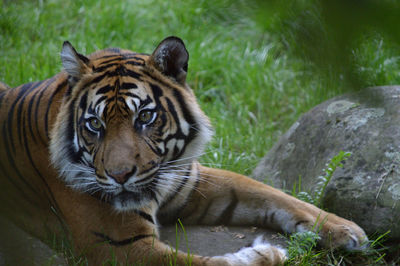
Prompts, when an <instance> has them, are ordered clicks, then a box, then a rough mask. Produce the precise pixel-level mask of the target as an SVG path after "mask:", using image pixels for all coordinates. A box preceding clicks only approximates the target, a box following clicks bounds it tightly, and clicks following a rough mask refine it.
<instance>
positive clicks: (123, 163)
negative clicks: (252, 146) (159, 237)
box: [50, 37, 212, 211]
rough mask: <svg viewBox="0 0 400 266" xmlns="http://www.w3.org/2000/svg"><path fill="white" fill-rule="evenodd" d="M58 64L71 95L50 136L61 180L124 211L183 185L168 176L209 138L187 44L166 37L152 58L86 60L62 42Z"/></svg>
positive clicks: (97, 56)
mask: <svg viewBox="0 0 400 266" xmlns="http://www.w3.org/2000/svg"><path fill="white" fill-rule="evenodd" d="M61 59H62V63H63V67H64V69H65V75H64V77H65V78H67V79H68V81H66V82H68V90H67V92H66V94H65V96H64V99H63V102H62V104H61V106H60V110H59V113H58V114H57V119H56V123H55V125H54V126H53V128H52V130H51V138H50V154H51V161H52V163H53V165H54V166H55V167H56V168H57V169H58V171H59V174H60V177H61V178H62V179H63V180H64V181H65V182H66V184H67V185H68V186H70V187H72V188H73V189H75V190H78V191H82V192H85V193H90V194H94V195H97V196H99V197H101V198H103V199H104V200H106V201H107V202H109V203H111V204H112V205H113V206H114V208H115V209H116V210H120V211H125V210H131V209H136V208H140V207H141V206H143V205H144V204H146V203H147V202H149V201H151V200H154V199H156V200H160V199H157V197H158V195H164V194H165V193H164V194H163V193H161V190H163V191H164V192H165V191H167V190H168V186H171V190H172V191H173V186H174V185H176V183H177V182H180V181H179V180H177V179H176V178H168V172H170V173H171V175H170V176H175V177H176V176H177V175H176V174H175V175H173V174H172V173H173V172H174V171H183V170H184V169H185V167H186V166H187V165H189V164H190V163H191V162H192V161H193V160H194V159H195V158H196V157H198V156H199V155H200V154H201V153H202V152H203V147H204V145H205V143H206V142H208V141H209V140H210V138H211V135H212V130H211V126H210V123H209V120H208V118H207V117H206V116H205V114H204V113H203V112H202V111H201V109H200V107H199V105H198V104H197V101H196V98H195V96H194V94H193V92H192V90H191V89H190V88H189V87H188V85H187V84H186V73H187V69H188V59H189V54H188V52H187V50H186V48H185V45H184V43H183V42H182V40H180V39H179V38H177V37H168V38H166V39H165V40H163V41H162V42H161V43H160V44H159V45H158V47H157V48H156V49H155V51H154V52H153V53H152V54H151V55H146V54H139V53H134V52H131V51H127V50H121V49H115V48H111V49H105V50H101V51H98V52H95V53H93V54H91V55H89V56H88V57H86V56H84V55H82V54H79V53H78V52H77V51H76V50H75V49H74V48H73V47H72V46H71V44H70V43H69V42H65V43H64V45H63V49H62V52H61ZM174 165H175V167H174ZM177 165H179V166H177ZM161 179H163V180H161Z"/></svg>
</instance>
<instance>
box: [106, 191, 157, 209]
mask: <svg viewBox="0 0 400 266" xmlns="http://www.w3.org/2000/svg"><path fill="white" fill-rule="evenodd" d="M153 197H154V196H153V195H152V193H150V192H148V191H135V192H132V191H122V192H120V193H118V194H116V195H112V196H109V198H108V199H107V202H108V203H110V204H111V205H112V206H113V207H114V209H115V210H116V211H119V212H126V211H131V210H138V209H140V208H142V207H144V206H145V205H147V204H148V203H149V202H150V201H151V200H152V199H153Z"/></svg>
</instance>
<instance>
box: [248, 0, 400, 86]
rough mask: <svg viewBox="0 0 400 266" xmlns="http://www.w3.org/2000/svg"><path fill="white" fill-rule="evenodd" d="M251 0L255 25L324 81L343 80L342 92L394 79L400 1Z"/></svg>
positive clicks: (399, 44) (399, 39)
mask: <svg viewBox="0 0 400 266" xmlns="http://www.w3.org/2000/svg"><path fill="white" fill-rule="evenodd" d="M254 1H255V3H256V5H257V6H259V7H260V8H258V9H257V13H256V16H257V21H258V23H259V24H260V25H262V26H264V27H265V29H266V30H269V31H274V32H276V33H277V34H279V35H280V36H281V41H282V42H283V43H284V45H285V46H286V47H287V48H288V49H290V50H292V51H293V54H294V55H296V56H299V57H300V58H302V59H303V60H305V61H308V62H312V63H313V64H314V66H315V67H314V68H313V70H314V71H315V73H316V74H318V75H322V76H323V79H325V80H326V81H329V82H332V81H336V82H338V79H340V80H343V81H344V83H345V84H346V85H345V90H355V89H360V88H363V87H366V86H372V85H385V83H399V82H400V79H399V48H400V30H399V27H398V19H399V15H400V1H397V0H297V1H292V0H290V1H279V0H254ZM383 53H384V54H385V55H384V56H382V54H383ZM382 58H385V59H384V60H382ZM367 62H368V63H369V64H371V63H372V65H370V66H369V68H368V67H365V65H366V64H368V63H367ZM371 75H372V76H373V77H371ZM377 79H378V80H382V81H383V82H384V83H383V84H373V83H374V81H375V82H376V80H377Z"/></svg>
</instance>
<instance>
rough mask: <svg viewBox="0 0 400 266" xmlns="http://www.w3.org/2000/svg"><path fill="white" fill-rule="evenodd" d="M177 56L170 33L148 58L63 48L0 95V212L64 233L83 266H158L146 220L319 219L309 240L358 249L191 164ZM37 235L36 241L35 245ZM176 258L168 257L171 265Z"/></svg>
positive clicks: (246, 255)
mask: <svg viewBox="0 0 400 266" xmlns="http://www.w3.org/2000/svg"><path fill="white" fill-rule="evenodd" d="M188 58H189V55H188V53H187V51H186V48H185V46H184V44H183V42H182V41H181V40H180V39H179V38H176V37H169V38H166V39H165V40H164V41H162V42H161V43H160V44H159V45H158V47H157V48H156V49H155V51H154V52H153V53H152V54H151V55H146V54H139V53H134V52H131V51H127V50H121V49H105V50H102V51H98V52H95V53H93V54H91V55H89V56H88V57H86V56H84V55H81V54H79V53H78V52H76V51H75V49H74V48H73V47H72V46H71V44H69V43H68V42H65V43H64V45H63V49H62V52H61V59H62V63H63V66H64V70H63V71H62V72H61V73H59V74H58V75H56V76H54V77H52V78H50V79H47V80H44V81H40V82H34V83H29V84H24V85H21V86H19V87H16V88H13V89H10V88H7V87H6V86H5V85H1V92H0V110H1V115H0V136H1V139H0V185H1V189H2V193H1V202H2V204H1V207H0V208H1V212H2V215H5V216H6V217H8V218H10V219H12V220H13V221H14V222H15V223H17V224H18V225H19V226H20V227H21V228H23V229H24V230H26V231H28V232H30V233H31V234H33V235H35V236H36V237H39V238H40V239H43V240H44V241H46V237H47V236H48V235H49V232H50V233H55V234H58V235H60V234H63V233H65V232H67V233H68V234H69V235H70V236H71V238H72V241H73V243H74V246H75V250H76V252H77V253H80V252H82V253H84V254H85V256H86V257H87V259H88V261H89V263H90V264H91V265H98V264H99V263H101V262H102V261H105V260H107V259H108V258H110V256H115V257H116V258H117V259H118V260H120V261H121V262H124V263H125V262H127V263H134V262H145V263H148V264H154V265H159V264H161V263H167V261H168V257H169V256H170V255H171V252H172V251H171V248H170V247H168V246H167V245H165V244H163V243H162V242H160V241H158V239H157V237H158V229H157V227H158V224H159V223H168V222H175V221H176V219H177V218H180V219H181V220H182V221H183V224H184V225H188V224H226V225H252V226H258V227H273V228H277V229H280V230H283V231H285V232H288V233H292V232H299V231H306V230H311V229H312V227H313V225H314V224H315V223H320V224H321V228H322V229H321V230H320V231H319V234H320V236H321V243H322V244H324V245H332V246H334V247H338V246H344V247H345V248H348V249H356V248H360V247H362V243H363V241H364V240H366V239H367V238H366V236H365V233H364V231H363V230H362V229H361V228H360V227H358V226H357V225H356V224H354V223H353V222H350V221H348V220H345V219H342V218H340V217H338V216H335V215H334V214H330V213H327V212H324V211H322V210H320V209H318V208H316V207H314V206H312V205H310V204H307V203H304V202H302V201H300V200H298V199H295V198H293V197H291V196H288V195H286V194H285V193H282V192H280V191H278V190H276V189H273V188H271V187H269V186H266V185H264V184H261V183H259V182H257V181H254V180H252V179H250V178H247V177H244V176H241V175H239V174H235V173H232V172H228V171H223V170H217V169H211V168H207V167H204V166H201V165H200V164H199V163H198V162H197V160H196V158H197V157H198V156H199V155H200V154H201V153H202V150H203V147H204V145H205V144H206V143H207V141H209V139H210V138H211V135H212V130H211V126H210V123H209V120H208V118H207V117H206V116H205V114H204V113H203V112H202V110H201V109H200V108H199V105H198V104H197V101H196V98H195V96H194V94H193V92H192V90H191V89H190V88H189V87H188V85H187V84H186V82H185V79H186V72H187V69H188ZM47 240H48V239H47ZM186 259H187V255H186V254H184V253H178V257H177V262H178V264H184V263H185V260H186ZM284 259H285V251H284V250H283V249H280V248H278V247H274V246H271V245H269V244H268V243H266V242H264V240H262V239H261V238H259V239H257V240H256V241H255V242H254V243H253V245H252V246H251V247H246V248H243V249H241V250H239V251H238V252H236V253H232V254H221V256H216V257H201V256H196V255H195V256H194V257H193V258H192V263H193V265H274V264H279V263H281V262H283V261H284Z"/></svg>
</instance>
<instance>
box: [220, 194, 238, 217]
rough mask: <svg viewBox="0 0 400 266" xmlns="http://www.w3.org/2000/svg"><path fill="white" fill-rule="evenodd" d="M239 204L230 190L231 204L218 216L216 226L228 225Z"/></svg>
mask: <svg viewBox="0 0 400 266" xmlns="http://www.w3.org/2000/svg"><path fill="white" fill-rule="evenodd" d="M238 203H239V200H238V198H237V196H236V193H235V191H234V190H231V202H230V203H229V205H228V206H226V208H225V210H223V212H222V213H221V214H220V216H219V218H218V220H217V221H216V224H230V222H231V221H232V216H233V213H234V211H235V209H236V207H237V205H238Z"/></svg>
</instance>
